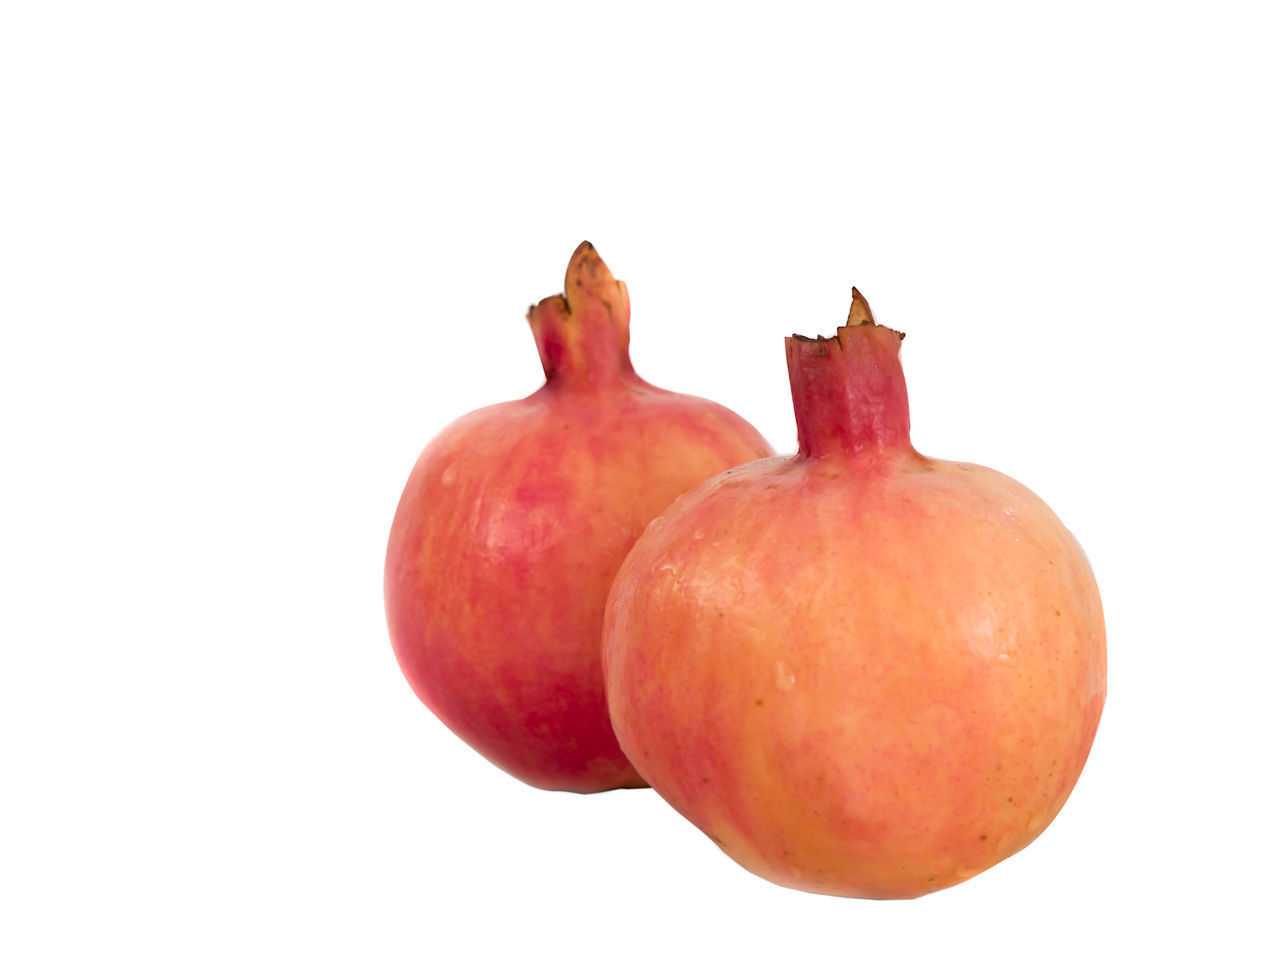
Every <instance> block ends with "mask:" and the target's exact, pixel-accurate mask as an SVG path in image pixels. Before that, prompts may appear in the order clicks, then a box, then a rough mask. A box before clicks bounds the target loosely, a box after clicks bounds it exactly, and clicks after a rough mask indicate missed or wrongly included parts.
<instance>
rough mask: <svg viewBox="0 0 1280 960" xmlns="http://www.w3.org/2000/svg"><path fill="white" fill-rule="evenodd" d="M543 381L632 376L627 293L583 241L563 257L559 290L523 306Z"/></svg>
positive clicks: (599, 381) (625, 288) (616, 378)
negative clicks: (561, 290)
mask: <svg viewBox="0 0 1280 960" xmlns="http://www.w3.org/2000/svg"><path fill="white" fill-rule="evenodd" d="M528 320H529V326H530V327H532V329H533V337H534V340H536V341H537V344H538V355H539V356H540V357H541V358H542V369H543V371H544V372H545V373H546V375H547V382H548V383H566V382H573V383H593V384H598V383H603V382H608V381H614V380H618V379H621V378H624V377H627V376H630V375H632V369H631V358H630V353H629V346H630V342H631V298H630V296H629V295H628V293H627V285H626V284H625V283H623V282H622V281H621V280H615V279H614V277H613V274H612V273H611V272H610V271H609V268H608V267H607V266H606V265H605V262H604V261H603V260H602V259H600V254H599V253H597V252H596V248H595V247H594V246H592V245H591V243H589V242H588V241H586V240H584V241H583V242H582V243H580V244H578V249H577V250H575V251H574V252H573V256H572V257H570V259H569V266H568V268H567V269H566V270H565V274H564V293H558V294H555V295H554V296H550V297H546V298H545V299H543V300H540V301H539V302H538V303H536V304H534V305H533V306H531V307H530V308H529V313H528Z"/></svg>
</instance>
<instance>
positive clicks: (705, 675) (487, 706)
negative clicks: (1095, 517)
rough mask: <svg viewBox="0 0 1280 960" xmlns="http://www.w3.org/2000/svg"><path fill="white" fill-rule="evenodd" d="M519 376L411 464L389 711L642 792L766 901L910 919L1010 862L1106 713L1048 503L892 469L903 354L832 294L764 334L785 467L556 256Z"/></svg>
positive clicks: (856, 307)
mask: <svg viewBox="0 0 1280 960" xmlns="http://www.w3.org/2000/svg"><path fill="white" fill-rule="evenodd" d="M529 322H530V324H531V325H532V327H533V334H534V338H535V339H536V340H537V344H538V352H539V354H540V355H541V357H542V365H543V369H544V370H545V371H546V376H547V382H546V385H545V386H543V387H542V388H541V389H539V390H538V391H537V392H535V393H534V394H533V395H532V396H529V397H526V398H525V399H523V400H517V401H513V402H510V403H502V404H498V405H496V406H491V407H486V408H484V409H482V410H477V411H475V412H474V413H471V414H468V415H467V416H464V417H462V418H461V419H459V420H457V421H455V422H454V423H453V424H452V425H450V426H449V427H447V428H446V429H445V430H444V432H443V433H441V434H440V435H439V436H438V437H436V439H435V440H434V441H432V443H431V444H430V445H429V446H428V447H427V448H426V450H425V451H424V452H423V453H422V456H421V457H420V458H419V460H418V462H417V465H416V466H415V467H414V469H413V472H412V474H411V476H410V478H409V482H408V485H407V486H406V488H405V491H404V494H403V497H402V498H401V501H400V505H399V508H398V510H397V511H396V515H395V521H394V523H393V526H392V530H391V538H390V544H389V546H388V548H387V562H386V605H387V618H388V622H389V626H390V632H391V639H392V644H393V646H394V648H395V653H396V657H397V659H398V660H399V663H400V666H401V668H402V669H403V670H404V674H405V676H406V677H407V678H408V680H409V683H410V684H411V685H412V687H413V689H414V691H415V692H416V693H417V694H418V696H419V697H420V698H421V699H422V700H423V702H425V703H426V705H427V706H428V707H430V708H431V710H432V711H433V712H434V713H435V714H436V715H437V716H438V717H439V718H440V719H441V720H443V721H444V723H445V724H446V725H447V726H448V727H449V728H450V729H451V730H453V731H454V732H455V733H457V734H458V735H459V736H460V737H462V738H463V739H464V740H465V741H466V742H467V743H469V744H471V745H472V746H473V747H474V748H475V749H476V750H478V751H479V752H480V753H481V754H483V755H484V756H485V757H487V758H488V759H489V760H491V761H492V762H494V763H495V764H497V765H498V766H500V767H502V768H503V769H505V770H507V771H509V772H510V773H512V774H513V775H515V776H517V777H519V778H521V779H522V780H525V781H526V782H528V783H531V784H533V785H535V786H538V787H543V788H546V789H558V790H574V791H579V792H594V791H601V790H609V789H613V788H617V787H639V786H644V785H645V784H649V785H652V786H653V787H654V788H655V789H656V790H657V791H658V793H659V794H661V795H662V796H663V797H664V798H665V799H666V800H667V801H669V802H670V803H671V804H672V805H673V806H674V807H675V808H676V809H677V810H678V811H680V813H682V814H683V815H684V816H685V817H687V818H688V819H689V820H691V821H692V822H693V823H694V824H696V825H697V826H698V827H699V828H700V829H702V830H703V831H704V832H705V833H706V834H707V835H708V836H709V837H710V838H711V839H712V840H714V841H715V842H716V843H717V844H719V845H720V847H721V848H722V849H723V850H724V851H725V852H726V853H727V854H729V856H731V857H733V858H734V859H735V860H736V861H738V863H740V864H742V865H743V866H744V867H746V868H747V869H749V870H752V871H754V872H755V873H757V874H759V875H761V876H763V877H766V878H768V879H770V880H773V881H775V882H777V883H780V884H783V885H786V886H790V887H796V888H800V889H804V890H811V891H817V892H821V893H828V894H838V895H844V896H856V897H877V898H891V897H913V896H919V895H921V894H924V893H928V892H931V891H933V890H938V889H941V888H943V887H947V886H950V885H952V884H955V883H958V882H960V881H962V880H964V879H966V878H968V877H971V876H973V875H974V874H977V873H979V872H980V871H982V870H985V869H987V868H988V867H990V866H992V865H993V864H995V863H997V862H999V861H1000V860H1002V859H1004V858H1005V857H1007V856H1009V855H1010V854H1012V853H1014V852H1016V851H1017V850H1019V849H1021V848H1022V847H1024V846H1026V845H1027V844H1028V843H1030V842H1031V841H1032V840H1033V839H1034V838H1035V837H1036V836H1037V835H1038V834H1039V833H1040V832H1041V831H1042V830H1043V829H1044V828H1045V827H1046V826H1047V825H1048V823H1049V822H1050V821H1051V820H1052V819H1053V818H1054V816H1055V815H1056V814H1057V812H1058V811H1059V809H1061V807H1062V805H1063V803H1064V802H1065V801H1066V798H1067V795H1068V794H1069V793H1070V791H1071V789H1072V787H1073V786H1074V785H1075V782H1076V779H1077V778H1078V777H1079V775H1080V771H1081V769H1082V767H1083V766H1084V762H1085V758H1086V757H1087V755H1088V753H1089V748H1090V745H1091V744H1092V742H1093V738H1094V733H1095V731H1096V730H1097V727H1098V720H1099V717H1100V715H1101V712H1102V704H1103V699H1104V696H1105V690H1106V651H1105V640H1104V631H1103V621H1102V607H1101V604H1100V601H1099V598H1098V590H1097V585H1096V583H1095V582H1094V578H1093V575H1092V573H1091V571H1090V569H1089V564H1088V561H1087V560H1086V559H1085V556H1084V553H1083V552H1082V551H1081V549H1080V546H1079V545H1078V544H1077V543H1076V541H1075V540H1074V538H1073V537H1072V536H1071V534H1070V533H1068V532H1067V530H1066V528H1065V527H1063V525H1062V523H1061V522H1060V521H1059V520H1058V518H1057V517H1056V516H1054V514H1053V512H1052V511H1050V509H1049V508H1048V507H1047V506H1046V505H1045V504H1044V503H1043V502H1042V501H1041V500H1039V499H1038V498H1037V497H1036V496H1035V494H1033V493H1032V492H1031V491H1030V490H1028V489H1027V488H1026V487H1023V486H1022V485H1020V484H1018V483H1016V482H1015V481H1013V480H1011V479H1010V478H1008V477H1006V476H1004V475H1003V474H1000V473H997V472H995V471H993V470H988V469H986V468H984V467H978V466H974V465H972V464H965V463H949V462H944V461H940V460H933V459H930V458H928V457H925V456H922V455H921V454H919V453H917V452H916V451H915V449H914V448H913V447H912V446H911V442H910V439H909V433H908V413H907V391H906V384H905V381H904V379H903V374H902V367H901V364H900V362H899V359H898V351H899V344H900V342H901V340H902V335H901V334H899V333H897V332H895V331H893V330H890V329H889V328H887V327H883V326H879V325H877V324H876V322H875V320H874V319H873V318H872V315H871V311H870V309H869V308H868V306H867V303H866V301H865V300H864V299H863V298H862V297H861V296H860V295H859V294H858V292H857V291H856V290H855V291H854V295H853V306H852V309H851V310H850V313H849V318H848V321H847V323H846V325H844V326H842V327H840V328H839V330H838V331H837V332H836V335H835V336H833V337H831V338H818V339H813V340H811V339H808V338H805V337H800V336H794V337H790V338H788V339H787V342H786V348H787V350H786V353H787V367H788V372H789V374H790V379H791V390H792V396H793V398H794V401H795V413H796V423H797V426H798V428H799V452H798V453H797V454H796V455H795V456H793V457H776V456H773V451H772V450H771V449H770V448H769V445H768V444H767V443H766V442H765V441H764V439H763V438H762V437H761V436H760V434H759V433H757V432H756V431H755V430H754V429H753V428H752V427H751V426H750V425H749V424H748V423H747V422H746V421H744V420H743V419H741V418H740V417H738V416H737V415H735V414H734V413H732V412H730V411H729V410H727V409H725V408H724V407H721V406H719V405H717V404H715V403H711V402H709V401H707V400H702V399H699V398H696V397H690V396H684V395H681V394H675V393H671V392H669V391H666V390H661V389H658V388H657V387H654V386H651V385H650V384H648V383H646V382H645V381H644V380H642V379H640V378H639V377H638V376H637V375H636V374H635V373H634V371H633V370H632V367H631V362H630V360H629V357H628V341H629V323H630V305H629V301H628V296H627V289H626V287H625V286H624V285H623V284H622V283H619V282H617V281H615V280H614V278H613V276H612V275H611V274H610V272H609V270H608V268H607V267H606V266H605V265H604V263H603V262H602V261H601V259H600V257H599V255H598V254H597V253H596V251H595V249H594V248H593V247H592V246H591V245H590V244H588V243H584V244H582V245H581V246H580V247H579V248H578V250H577V251H576V252H575V253H574V255H573V258H572V260H571V261H570V263H569V268H568V272H567V275H566V277H565V294H564V295H563V296H555V297H549V298H547V299H545V300H543V301H542V302H541V303H539V304H538V305H537V306H535V307H533V308H531V310H530V311H529Z"/></svg>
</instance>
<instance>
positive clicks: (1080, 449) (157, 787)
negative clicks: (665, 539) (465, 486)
mask: <svg viewBox="0 0 1280 960" xmlns="http://www.w3.org/2000/svg"><path fill="white" fill-rule="evenodd" d="M1272 12H1273V11H1269V10H1268V5H1266V4H1256V5H1244V4H1231V3H1213V4H1210V3H1202V4H1151V5H1139V4H1128V3H1108V4H1070V5H1068V4H1060V5H1040V4H1007V5H992V4H957V5H953V6H952V5H947V6H944V5H916V4H868V5H855V4H848V5H840V7H839V10H838V12H836V8H835V6H834V5H833V6H832V7H830V8H828V7H821V6H814V7H810V6H808V5H805V4H797V3H787V4H782V3H779V4H772V5H768V6H755V5H752V4H735V5H727V4H726V5H724V6H719V7H717V6H711V5H701V4H696V3H693V4H664V3H646V4H636V5H628V6H625V7H624V6H623V5H621V4H608V3H603V2H597V3H593V4H576V5H570V4H563V3H542V4H537V3H533V4H527V5H523V6H520V7H516V6H514V5H512V6H504V5H495V4H481V3H472V4H465V3H457V4H451V5H448V6H447V7H446V6H445V5H434V4H431V3H425V4H422V3H419V4H410V3H404V4H388V3H359V4H357V3H306V4H303V3H296V4H291V3H279V2H276V3H271V2H261V0H259V2H253V3H236V2H222V3H217V4H212V3H208V4H205V3H181V4H173V3H151V4H145V3H115V4H88V3H86V4H78V5H77V4H66V3H56V2H39V3H37V2H32V3H22V2H11V3H7V4H5V6H4V7H3V13H2V14H0V111H2V113H0V137H3V148H2V149H0V165H2V167H3V173H2V175H0V244H2V247H0V322H2V323H3V340H2V341H0V411H2V413H0V416H2V420H0V423H2V429H3V446H2V447H0V450H2V451H3V460H4V465H3V470H2V472H0V483H3V496H2V497H0V551H2V554H0V556H2V562H3V570H2V571H0V574H2V577H0V584H2V592H3V599H2V603H0V642H2V643H3V648H2V649H3V664H2V669H0V777H2V778H3V779H2V780H0V807H3V811H2V815H0V831H2V834H0V837H2V842H0V886H2V888H3V889H0V895H2V899H0V954H4V955H5V956H8V957H14V958H18V957H42V956H103V955H109V954H114V955H119V956H148V957H151V956H163V957H179V956H220V957H225V956H267V957H281V956H308V957H320V956H343V957H411V956H433V957H441V958H444V957H470V956H481V957H486V956H492V957H516V956H537V957H541V956H564V957H595V956H624V957H625V956H663V957H668V956H675V957H684V956H730V955H736V956H767V955H775V954H776V955H786V956H799V957H827V956H906V957H914V956H938V955H943V954H945V955H955V954H959V955H961V956H984V957H1004V956H1009V957H1013V956H1077V955H1089V956H1120V955H1127V956H1142V955H1154V954H1156V953H1159V954H1161V955H1168V951H1169V950H1171V949H1173V948H1175V947H1177V948H1184V949H1190V950H1194V951H1195V952H1197V953H1210V952H1212V953H1216V954H1218V955H1232V956H1254V955H1262V954H1264V953H1270V952H1271V951H1274V950H1275V948H1276V934H1275V927H1274V922H1273V921H1270V920H1268V919H1267V917H1268V915H1269V914H1273V913H1274V894H1275V892H1276V889H1277V880H1276V872H1275V871H1276V864H1275V860H1276V856H1277V852H1278V851H1277V842H1276V841H1277V836H1276V831H1275V827H1274V818H1275V807H1276V800H1277V795H1276V788H1275V779H1274V769H1275V766H1276V754H1277V751H1276V745H1275V734H1276V732H1277V723H1276V716H1275V708H1274V699H1275V676H1276V669H1277V667H1278V666H1280V659H1278V657H1277V652H1276V642H1277V639H1280V638H1278V637H1277V628H1276V622H1277V610H1278V609H1280V608H1278V606H1277V605H1278V604H1280V599H1278V598H1277V587H1276V579H1277V563H1276V544H1277V537H1278V536H1280V529H1278V524H1277V511H1276V507H1275V500H1276V493H1277V479H1276V470H1275V462H1274V446H1275V414H1276V411H1277V408H1278V407H1280V404H1278V403H1277V391H1276V387H1275V382H1276V373H1275V365H1276V357H1277V353H1276V348H1277V346H1278V338H1277V333H1276V329H1277V327H1276V325H1277V321H1278V320H1280V316H1278V311H1277V307H1276V279H1277V276H1276V275H1277V262H1278V260H1277V255H1278V253H1280V250H1278V249H1277V247H1278V244H1277V227H1276V224H1277V222H1278V218H1280V202H1278V197H1277V173H1276V171H1277V169H1278V168H1280V153H1278V151H1277V147H1276V140H1275V137H1276V116H1277V104H1276V97H1275V91H1276V90H1277V89H1280V71H1278V70H1277V66H1276V54H1275V45H1276V37H1277V31H1276V29H1275V26H1276V25H1275V23H1274V22H1273V21H1272V20H1271V18H1270V14H1271V13H1272ZM584 238H585V239H590V240H592V241H594V242H595V243H596V245H597V246H598V248H599V249H600V251H601V252H602V254H603V255H604V257H605V258H606V260H607V261H608V263H609V264H610V266H611V267H612V268H613V270H614V272H615V273H616V274H617V275H618V276H619V277H621V278H623V279H625V280H626V281H627V282H628V284H629V286H630V289H631V293H632V301H633V308H634V312H633V344H634V349H633V357H634V360H635V364H636V367H637V369H638V370H639V371H640V372H641V374H642V375H644V376H645V377H646V378H647V379H650V380H652V381H653V382H655V383H657V384H659V385H661V386H665V387H669V388H673V389H678V390H684V391H688V392H694V393H698V394H702V395H705V396H709V397H712V398H714V399H716V400H719V401H721V402H723V403H725V404H727V405H729V406H731V407H733V408H734V409H736V410H738V411H739V412H740V413H742V414H743V415H744V416H746V417H747V418H748V419H750V420H751V421H752V422H753V423H755V424H756V425H757V427H759V428H760V430H761V431H762V432H763V433H764V434H765V435H766V436H767V437H768V438H769V439H770V441H771V442H773V443H774V445H775V446H776V447H778V448H779V449H780V450H793V449H794V442H795V441H794V423H793V421H792V420H791V410H790V399H789V395H788V390H787V384H786V375H785V369H784V362H783V350H782V338H783V336H784V335H786V334H788V333H791V332H794V331H800V332H804V333H808V334H816V333H818V332H826V333H829V332H831V331H832V330H833V329H834V327H835V326H836V325H837V324H838V323H839V322H840V320H841V319H842V318H843V316H844V313H845V310H846V308H847V296H848V286H849V285H850V284H851V283H855V282H856V283H857V284H858V285H859V287H860V288H861V289H862V290H863V291H864V293H865V294H866V295H867V296H868V298H869V299H870V301H871V303H872V305H873V307H874V308H875V310H876V313H877V316H878V318H879V319H880V320H881V322H883V323H886V324H889V325H890V326H893V327H895V328H898V329H902V330H905V331H907V332H908V337H907V340H906V343H905V346H904V362H905V364H906V368H907V377H908V382H909V384H910V388H911V391H912V393H911V398H912V413H913V420H914V423H915V430H914V438H915V441H916V445H917V447H918V448H919V449H921V450H922V451H924V452H926V453H929V454H932V455H935V456H940V457H947V458H954V459H965V460H972V461H976V462H980V463H985V464H988V465H990V466H993V467H996V468H998V469H1001V470H1004V471H1006V472H1008V473H1010V474H1012V475H1013V476H1015V477H1017V478H1018V479H1020V480H1022V481H1023V482H1024V483H1026V484H1028V485H1029V486H1031V487H1032V488H1033V489H1034V490H1036V491H1037V492H1038V493H1039V494H1040V495H1041V496H1043V497H1044V498H1045V499H1046V500H1047V501H1048V502H1049V503H1050V504H1051V505H1052V506H1053V507H1054V508H1055V509H1056V510H1057V511H1058V513H1059V515H1060V516H1061V517H1062V518H1063V519H1064V521H1065V522H1066V523H1067V525H1068V526H1069V527H1070V528H1071V529H1072V530H1073V531H1074V532H1075V533H1076V535H1077V536H1078V537H1079V539H1080V540H1081V542H1082V543H1083V544H1084V546H1085V548H1086V549H1087V551H1088V553H1089V555H1090V558H1091V559H1092V561H1093V564H1094V568H1095V571H1096V573H1097V576H1098V580H1099V582H1100V584H1101V589H1102V594H1103V601H1104V606H1105V609H1106V613H1107V619H1108V628H1109V647H1110V658H1111V669H1110V697H1109V702H1108V704H1107V708H1106V711H1105V713H1104V716H1103V721H1102V727H1101V730H1100V732H1099V735H1098V739H1097V743H1096V746H1095V748H1094V752H1093V756H1092V758H1091V759H1090V761H1089V764H1088V767H1087V768H1086V770H1085V773H1084V776H1083V778H1082V779H1081V781H1080V784H1079V786H1078V787H1077V789H1076V791H1075V793H1074V795H1073V796H1072V798H1071V800H1070V801H1069V803H1068V804H1067V807H1066V808H1065V810H1064V812H1063V813H1062V814H1061V816H1060V817H1059V818H1058V820H1057V821H1056V822H1055V823H1054V824H1053V826H1052V827H1051V828H1050V829H1049V830H1048V832H1047V833H1046V834H1045V835H1044V836H1043V837H1042V838H1041V839H1040V840H1038V841H1037V842H1036V843H1035V844H1034V845H1033V846H1032V847H1030V848H1029V849H1027V850H1026V851H1024V852H1023V853H1020V854H1018V855H1017V856H1015V857H1014V858H1012V859H1011V860H1008V861H1006V862H1005V863H1003V864H1001V865H1000V866H998V867H996V868H994V869H993V870H991V871H990V872H988V873H986V874H984V875H981V876H979V877H978V878H976V879H974V880H971V881H969V882H968V883H965V884H963V885H961V886H959V887H956V888H954V889H951V890H947V891H945V892H941V893H938V894H935V895H933V896H930V897H926V898H924V899H922V900H918V901H913V902H905V903H875V902H862V901H853V900H840V899H834V898H825V897H817V896H810V895H805V894H800V893H796V892H793V891H788V890H783V889H781V888H777V887H774V886H772V885H770V884H768V883H766V882H764V881H762V880H758V879H757V878H755V877H754V876H751V875H750V874H748V873H746V872H745V871H743V870H741V869H740V868H739V867H737V866H736V865H735V864H733V863H732V862H731V861H730V860H728V859H727V858H726V857H724V856H723V855H721V854H720V853H719V852H718V851H717V850H716V848H715V847H714V846H713V845H712V844H711V843H710V842H709V841H707V840H706V839H705V838H704V837H703V836H702V835H701V834H699V833H698V832H697V831H696V830H695V829H694V828H693V827H691V826H689V825H688V824H687V823H686V822H685V821H684V820H682V819H681V818H680V817H679V816H678V815H677V814H675V813H674V812H673V811H671V810H670V809H668V808H667V807H666V806H665V805H664V804H663V803H662V801H661V800H660V799H659V798H658V797H657V796H656V795H654V794H653V793H652V792H651V791H631V792H623V793H614V794H608V795H603V796H594V797H581V796H574V795H566V794H550V793H542V792H539V791H536V790H533V789H531V788H527V787H525V786H523V785H522V784H520V783H518V782H516V781H515V780H512V779H511V778H509V777H507V776H506V775H504V774H502V773H501V772H499V771H498V770H497V769H496V768H493V767H491V766H489V764H487V763H486V762H485V761H484V760H482V759H480V758H479V757H478V756H477V755H476V754H474V753H472V752H471V751H470V750H469V749H468V748H466V747H465V746H464V745H463V744H461V742H459V741H457V740H455V739H454V738H453V737H452V736H451V735H450V734H449V733H448V732H447V731H446V730H445V729H444V727H443V726H442V725H441V724H440V723H439V722H438V721H436V720H435V719H434V718H433V717H432V716H431V715H430V714H429V713H428V711H427V710H426V709H425V708H423V707H422V706H421V705H420V704H419V703H418V702H417V700H416V699H415V698H414V697H413V695H412V694H411V692H410V691H409V689H408V686H407V685H406V684H405V683H404V681H403V680H402V678H401V676H400V674H399V671H398V670H397V668H396V664H395V662H394V660H393V658H392V655H391V651H390V646H389V643H388V641H387V638H386V630H385V623H384V620H383V613H382V593H381V589H382V587H381V583H382V580H381V578H382V559H383V549H384V545H385V537H386V533H387V529H388V526H389V523H390V520H391V516H392V512H393V510H394V508H395V504H396V500H397V497H398V495H399V492H400V488H401V485H402V484H403V482H404V480H405V478H406V476H407V474H408V471H409V468H410V466H411V465H412V463H413V461H414V458H415V457H416V455H417V453H418V451H419V449H420V448H421V447H422V445H423V444H425V443H426V441H427V440H428V439H429V438H430V437H431V436H432V435H433V434H434V433H435V432H436V431H437V430H439V429H440V428H441V427H442V426H443V425H444V424H446V423H447V422H448V421H450V420H451V419H453V418H454V417H456V416H458V415H460V414H462V413H463V412H465V411H467V410H469V409H472V408H474V407H477V406H480V405H482V404H487V403H491V402H495V401H498V400H504V399H510V398H513V397H517V396H521V395H524V394H526V393H528V392H530V391H532V390H533V389H534V388H535V387H537V386H538V384H539V383H540V378H541V374H540V368H539V364H538V359H537V355H536V352H535V350H534V346H533V342H532V339H531V338H530V336H529V333H528V331H527V329H526V327H525V323H524V310H525V307H526V306H527V304H528V303H530V302H532V301H534V300H536V299H538V298H540V297H542V296H545V295H548V294H551V293H554V292H557V291H558V290H559V289H560V285H561V280H562V276H563V269H564V264H565V262H566V261H567V259H568V256H569V254H570V252H571V251H572V250H573V248H574V246H575V245H576V244H577V243H578V242H579V241H580V240H582V239H584ZM1271 955H1274V953H1271Z"/></svg>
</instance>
